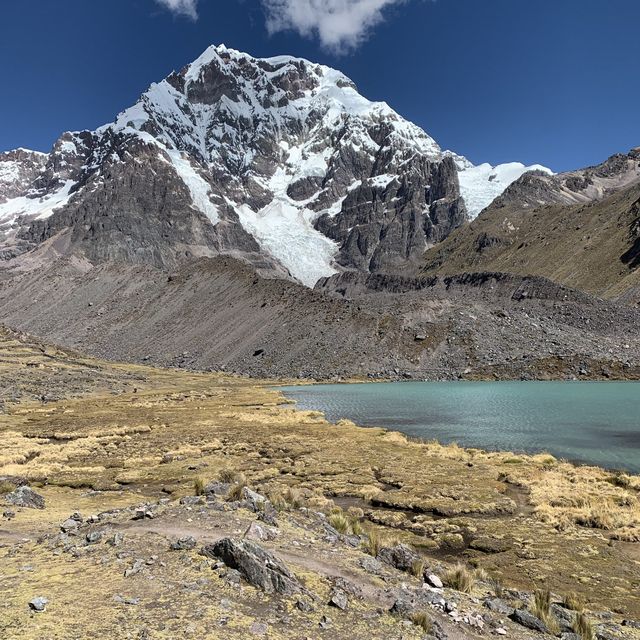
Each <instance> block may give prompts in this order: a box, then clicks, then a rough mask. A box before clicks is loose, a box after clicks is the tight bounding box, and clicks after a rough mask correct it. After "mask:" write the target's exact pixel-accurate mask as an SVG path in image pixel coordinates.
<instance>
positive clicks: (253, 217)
mask: <svg viewBox="0 0 640 640" xmlns="http://www.w3.org/2000/svg"><path fill="white" fill-rule="evenodd" d="M10 153H13V152H10ZM35 157H36V156H35V155H34V156H33V157H32V158H31V160H30V161H31V164H32V165H38V162H40V163H41V164H42V162H43V161H44V166H40V172H39V173H38V175H33V174H34V171H33V169H31V170H30V171H31V173H29V171H27V170H26V169H25V170H22V169H21V168H20V167H18V166H17V164H16V162H17V161H16V160H15V159H14V158H13V157H11V156H10V155H9V154H7V153H5V154H1V155H0V232H3V235H4V239H3V240H2V241H1V242H0V255H2V256H4V257H5V259H9V264H8V266H14V265H16V260H15V259H17V258H18V257H19V256H20V255H22V254H24V253H25V252H29V251H33V250H34V249H35V250H37V248H38V247H39V246H40V245H42V243H43V242H45V241H46V240H49V239H51V238H53V237H54V236H59V235H64V236H65V240H64V242H57V244H58V246H65V247H66V249H65V251H69V250H78V251H80V252H81V253H83V254H84V255H86V256H87V257H88V259H89V260H93V261H100V260H104V259H120V260H126V261H130V262H147V263H152V264H154V265H156V266H164V267H167V268H172V267H174V266H175V265H176V264H177V262H178V261H179V260H180V259H182V258H183V257H185V256H186V257H189V256H199V255H203V256H207V255H209V256H213V255H218V254H225V253H226V254H230V255H235V256H237V257H242V258H244V259H246V260H247V261H248V262H250V263H251V264H253V265H254V266H256V267H257V268H259V269H261V270H262V271H263V272H265V273H268V272H271V273H273V274H275V275H277V276H280V277H282V276H287V275H289V276H290V277H291V276H292V277H295V278H296V279H298V280H299V281H302V282H304V283H305V284H307V285H308V286H312V285H313V284H314V283H315V281H317V279H318V278H320V277H323V276H329V275H331V274H332V273H335V272H337V271H339V270H342V269H356V270H364V271H373V272H375V271H395V272H397V271H401V270H403V269H404V268H405V267H406V266H407V265H409V264H415V263H417V262H418V261H419V259H420V256H421V255H422V253H423V252H424V251H425V250H426V249H427V248H428V247H429V246H431V245H433V244H436V243H437V242H440V241H441V240H443V239H444V238H445V237H447V236H448V235H449V234H450V233H451V231H452V230H453V229H454V228H456V227H457V226H460V225H461V224H462V223H463V222H464V221H465V220H466V219H467V207H466V206H465V200H464V198H463V196H462V195H461V187H460V184H461V183H465V179H466V176H465V174H467V175H468V172H469V170H471V166H470V163H469V162H468V161H467V160H466V159H464V158H462V157H461V156H457V155H456V154H453V153H451V152H446V151H444V152H443V151H442V150H441V149H440V147H439V146H438V145H437V143H436V142H435V141H434V140H433V138H431V137H430V136H429V135H428V134H426V133H425V132H424V131H422V130H421V129H420V128H419V127H417V126H416V125H414V124H412V123H410V122H408V121H407V120H405V119H403V118H402V117H401V116H399V115H398V114H397V113H396V112H395V111H394V110H393V109H391V108H390V107H389V106H388V105H387V104H386V103H381V102H378V103H376V102H370V101H369V100H367V99H366V98H364V97H362V96H361V95H360V94H359V93H358V92H357V90H356V88H355V85H354V84H353V83H352V82H351V81H350V80H349V79H348V78H347V77H346V76H344V74H342V73H340V72H339V71H336V70H333V69H331V68H329V67H325V66H323V65H317V64H314V63H312V62H309V61H307V60H304V59H301V58H294V57H291V56H278V57H273V58H265V59H260V58H254V57H252V56H249V55H248V54H244V53H241V52H238V51H235V50H233V49H227V48H226V47H224V46H217V47H216V46H212V47H209V48H208V49H207V50H206V51H205V52H204V53H203V54H202V55H201V56H200V57H199V58H198V59H197V60H196V61H194V62H193V63H191V64H190V65H187V66H186V67H184V68H183V69H182V70H181V71H179V72H177V73H176V72H174V73H172V74H170V75H169V76H168V77H167V78H165V79H164V80H162V81H161V82H160V83H154V84H152V85H151V86H150V87H149V89H148V90H147V91H145V92H144V93H143V95H142V97H141V99H140V100H139V101H138V102H137V103H136V104H135V105H134V106H132V107H130V108H129V109H126V110H124V111H123V112H121V113H120V114H119V115H118V117H117V118H116V120H115V121H114V122H113V123H110V124H107V125H104V126H102V127H100V128H98V129H96V130H95V131H93V132H91V131H84V132H75V133H66V134H63V135H62V136H61V137H60V139H59V140H58V141H57V142H56V143H55V145H54V147H53V149H52V152H51V153H50V154H48V156H46V158H45V157H44V156H41V155H40V156H37V157H38V162H36V161H35V160H34V158H35ZM135 164H138V165H139V166H140V169H139V170H138V169H137V168H136V167H135V166H134V165H135ZM120 165H125V167H123V166H120ZM482 166H483V167H485V165H482ZM3 167H4V170H3ZM485 168H486V167H485ZM513 169H514V171H515V172H514V173H513V176H514V177H515V176H516V175H517V174H518V173H519V172H522V171H525V170H526V169H527V168H526V167H524V166H522V165H520V166H518V167H516V168H513ZM16 171H17V172H20V171H22V174H23V175H22V178H21V182H20V185H19V186H18V187H17V186H16V180H11V179H9V178H7V176H9V177H10V175H11V174H12V173H13V174H15V173H16ZM492 171H493V168H491V170H489V171H488V174H489V175H488V176H485V177H484V178H482V179H480V180H479V181H478V180H476V182H478V184H476V186H475V188H476V191H477V190H478V189H479V190H480V192H482V191H483V189H484V190H485V191H486V189H487V185H490V187H489V191H490V193H476V196H477V197H476V198H475V199H474V198H472V197H470V196H469V189H470V188H471V189H473V188H474V187H473V186H472V187H469V186H468V185H467V186H466V190H467V191H466V193H467V196H466V199H467V200H468V201H469V202H471V203H472V207H473V210H472V211H471V213H472V214H475V213H477V211H476V209H478V208H479V207H481V206H482V205H483V204H485V203H486V204H488V201H489V200H490V199H493V197H494V196H495V192H496V184H498V182H495V181H493V180H490V177H491V175H493V174H492ZM145 172H146V173H147V175H146V176H145V175H143V174H144V173H145ZM461 176H465V177H464V178H462V180H460V177H461ZM29 177H31V180H28V179H27V178H29ZM491 183H493V184H491ZM502 186H503V185H502V184H500V188H502ZM499 190H500V189H498V191H499ZM149 211H153V212H154V213H153V215H151V216H149ZM114 217H115V218H118V219H117V220H115V221H114ZM133 220H135V222H132V221H133ZM12 259H13V261H12ZM18 262H19V261H18Z"/></svg>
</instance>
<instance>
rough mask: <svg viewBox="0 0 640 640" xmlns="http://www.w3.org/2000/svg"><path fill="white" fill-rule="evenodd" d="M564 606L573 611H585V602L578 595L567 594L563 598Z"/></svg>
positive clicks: (573, 593)
mask: <svg viewBox="0 0 640 640" xmlns="http://www.w3.org/2000/svg"><path fill="white" fill-rule="evenodd" d="M562 606H563V607H564V608H565V609H571V611H582V610H583V609H584V600H583V599H582V597H581V596H579V595H578V594H577V593H575V592H572V593H567V594H566V595H565V596H564V598H562Z"/></svg>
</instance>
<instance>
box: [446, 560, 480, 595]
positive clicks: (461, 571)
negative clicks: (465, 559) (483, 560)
mask: <svg viewBox="0 0 640 640" xmlns="http://www.w3.org/2000/svg"><path fill="white" fill-rule="evenodd" d="M442 581H443V582H444V584H445V585H447V586H448V587H450V588H451V589H455V590H456V591H460V592H462V593H471V592H472V591H473V587H474V586H475V584H476V577H475V575H474V572H473V571H471V570H469V569H468V568H467V567H466V566H465V565H463V564H458V565H456V566H455V567H452V568H451V569H448V570H447V571H445V573H444V575H443V576H442Z"/></svg>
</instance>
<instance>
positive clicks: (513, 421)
mask: <svg viewBox="0 0 640 640" xmlns="http://www.w3.org/2000/svg"><path fill="white" fill-rule="evenodd" d="M282 390H283V391H284V392H285V394H286V395H287V396H288V397H290V398H292V399H294V400H295V401H296V402H297V403H298V406H299V407H300V408H301V409H315V410H319V411H323V412H324V413H325V415H326V416H327V418H328V419H329V420H332V421H335V420H339V419H340V418H349V419H350V420H353V421H354V422H357V423H358V424H361V425H376V426H382V427H388V428H391V429H397V430H398V431H402V432H403V433H406V434H408V435H411V436H417V437H421V438H425V439H434V438H435V439H437V440H440V441H441V442H444V443H446V442H458V443H459V444H461V445H463V446H470V447H480V448H483V449H503V450H511V451H529V452H535V451H549V452H551V453H553V454H554V455H556V456H558V457H562V458H568V459H570V460H576V461H581V462H586V463H589V464H596V465H599V466H603V467H608V468H612V469H627V470H629V471H632V472H635V473H638V472H640V383H633V382H402V383H398V382H395V383H394V382H390V383H371V384H353V385H351V384H349V385H347V384H339V385H315V386H305V387H284V388H283V389H282Z"/></svg>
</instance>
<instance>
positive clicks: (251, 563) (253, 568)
mask: <svg viewBox="0 0 640 640" xmlns="http://www.w3.org/2000/svg"><path fill="white" fill-rule="evenodd" d="M202 554H203V555H205V556H208V557H213V558H220V559H221V560H222V561H223V562H224V563H225V564H226V565H227V566H228V567H231V568H232V569H236V570H237V571H239V572H240V573H241V574H242V577H243V578H244V579H245V580H246V581H247V582H248V583H249V584H251V585H253V586H254V587H258V588H259V589H262V590H263V591H264V592H265V593H279V594H282V595H287V596H290V595H293V594H295V593H299V592H300V591H302V590H303V588H302V586H301V585H300V583H299V582H298V580H297V578H296V577H295V576H294V575H293V573H291V571H289V569H288V567H287V566H286V565H285V564H284V562H282V560H280V558H278V557H277V556H275V555H274V554H273V553H271V552H270V551H267V550H266V549H264V548H263V547H261V546H260V545H258V544H256V543H255V542H252V541H251V540H234V539H232V538H223V539H222V540H220V541H219V542H216V543H215V544H213V545H206V546H205V547H203V549H202Z"/></svg>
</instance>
